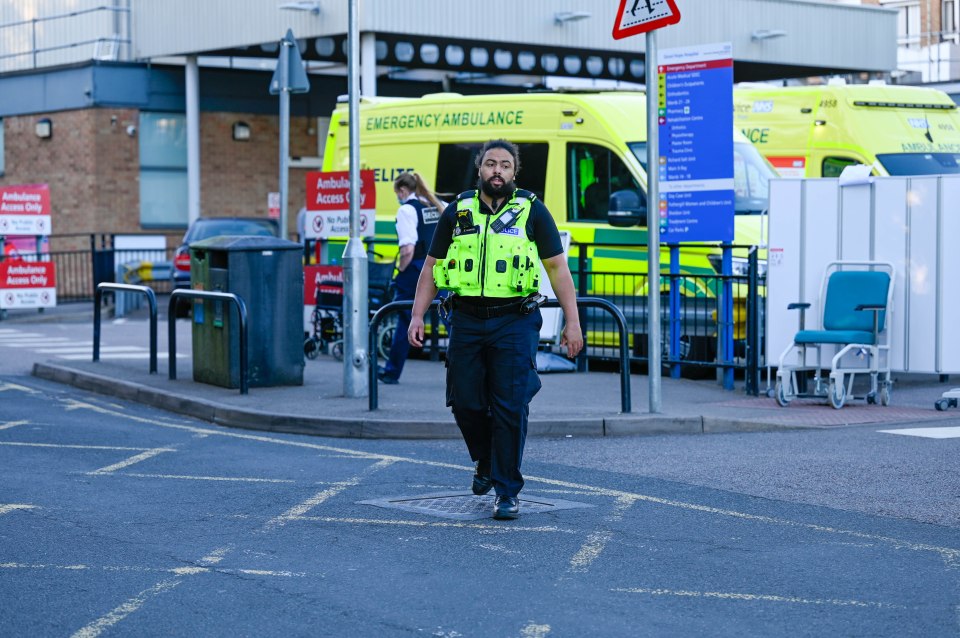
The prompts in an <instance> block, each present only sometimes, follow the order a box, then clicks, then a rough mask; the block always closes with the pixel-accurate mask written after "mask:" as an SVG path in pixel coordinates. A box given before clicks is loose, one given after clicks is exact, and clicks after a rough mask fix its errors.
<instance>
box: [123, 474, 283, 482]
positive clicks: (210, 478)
mask: <svg viewBox="0 0 960 638" xmlns="http://www.w3.org/2000/svg"><path fill="white" fill-rule="evenodd" d="M116 476H134V477H137V478H160V479H178V480H185V481H236V482H240V483H296V481H293V480H290V479H265V478H248V477H244V476H190V475H187V474H137V473H134V472H121V473H119V474H116Z"/></svg>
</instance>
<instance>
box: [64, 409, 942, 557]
mask: <svg viewBox="0 0 960 638" xmlns="http://www.w3.org/2000/svg"><path fill="white" fill-rule="evenodd" d="M60 400H61V401H62V402H63V403H64V405H65V408H66V409H67V410H68V411H69V410H93V411H95V412H99V413H101V414H109V415H111V416H115V417H118V418H121V419H126V420H130V421H135V422H139V423H146V424H149V425H155V426H158V427H163V428H170V429H175V430H184V431H187V432H193V433H196V434H210V435H216V436H225V437H230V438H235V439H242V440H246V441H260V442H263V443H271V444H274V445H285V446H290V447H300V448H305V449H310V450H319V451H323V452H333V453H337V454H347V455H351V456H353V457H354V458H358V459H370V460H375V459H379V460H390V461H392V462H402V463H410V464H413V465H421V466H426V467H435V468H442V469H448V470H462V471H469V472H473V471H474V470H475V468H474V467H472V466H466V465H460V464H457V463H443V462H440V461H428V460H425V459H415V458H408V457H402V456H387V455H384V454H375V453H372V452H362V451H359V450H351V449H349V448H339V447H334V446H330V445H322V444H319V443H308V442H306V441H300V440H295V439H289V440H287V439H277V438H273V437H269V436H264V435H257V434H246V433H242V432H234V431H230V430H217V429H213V428H201V427H196V426H190V425H176V424H172V423H167V422H165V421H160V420H158V419H150V418H146V417H139V416H134V415H128V414H124V413H123V412H120V411H116V410H109V409H106V408H101V407H98V406H95V405H93V404H90V403H83V402H81V401H77V400H76V399H60ZM524 479H525V480H526V481H528V482H530V483H542V484H544V485H550V486H553V487H555V488H565V489H573V490H584V491H587V492H590V493H591V494H595V495H597V496H611V497H614V498H619V497H621V496H623V497H627V498H631V499H635V500H638V501H645V502H648V503H654V504H656V505H662V506H664V507H676V508H679V509H684V510H689V511H695V512H702V513H704V514H714V515H718V516H729V517H732V518H738V519H741V520H748V521H754V522H758V523H766V524H769V525H782V526H786V527H795V528H800V529H809V530H813V531H817V532H823V533H827V534H839V535H845V536H852V537H854V538H861V539H866V540H872V541H880V542H883V543H888V544H890V545H892V546H893V547H894V548H896V549H907V550H910V551H924V552H934V553H937V554H940V556H941V558H943V559H944V560H945V561H947V562H949V563H953V562H960V549H955V548H952V547H939V546H936V545H927V544H924V543H913V542H910V541H905V540H902V539H899V538H891V537H888V536H876V535H874V534H866V533H863V532H856V531H853V530H847V529H840V528H834V527H827V526H824V525H818V524H816V523H805V522H801V521H792V520H789V519H782V518H773V517H771V516H761V515H757V514H747V513H745V512H737V511H734V510H724V509H719V508H716V507H708V506H706V505H699V504H697V503H685V502H683V501H673V500H670V499H665V498H660V497H657V496H650V495H648V494H635V493H632V492H623V491H620V490H613V489H609V488H603V487H596V486H593V485H583V484H581V483H572V482H570V481H560V480H557V479H549V478H545V477H542V476H525V477H524Z"/></svg>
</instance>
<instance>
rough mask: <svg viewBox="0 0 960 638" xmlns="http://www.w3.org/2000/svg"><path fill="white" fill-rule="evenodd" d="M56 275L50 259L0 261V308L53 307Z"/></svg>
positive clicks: (55, 293)
mask: <svg viewBox="0 0 960 638" xmlns="http://www.w3.org/2000/svg"><path fill="white" fill-rule="evenodd" d="M56 305H57V278H56V271H55V269H54V264H53V262H52V261H24V260H23V259H5V260H3V261H0V308H2V309H4V310H6V309H7V308H53V307H54V306H56Z"/></svg>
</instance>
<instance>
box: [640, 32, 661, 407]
mask: <svg viewBox="0 0 960 638" xmlns="http://www.w3.org/2000/svg"><path fill="white" fill-rule="evenodd" d="M644 56H645V59H646V71H647V375H648V376H647V378H648V381H649V387H648V390H649V393H650V397H649V411H650V413H651V414H659V413H660V410H661V388H660V183H659V175H660V120H659V113H660V112H659V108H660V89H659V79H658V77H657V75H658V72H657V32H656V30H653V31H648V32H647V46H646V51H645V52H644Z"/></svg>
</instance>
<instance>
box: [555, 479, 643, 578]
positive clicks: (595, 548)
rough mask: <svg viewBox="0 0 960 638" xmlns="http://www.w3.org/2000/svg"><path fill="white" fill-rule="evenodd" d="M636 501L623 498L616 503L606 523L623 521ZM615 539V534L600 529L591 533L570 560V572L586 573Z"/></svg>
mask: <svg viewBox="0 0 960 638" xmlns="http://www.w3.org/2000/svg"><path fill="white" fill-rule="evenodd" d="M635 500H636V499H632V498H628V497H625V496H621V497H620V498H618V499H617V500H616V502H615V503H614V509H613V513H612V514H610V515H609V516H607V517H606V521H607V522H610V523H615V522H617V521H619V520H622V519H623V513H624V512H626V511H627V509H629V508H630V506H631V505H633V504H634V502H635ZM611 538H613V532H611V531H609V530H606V529H599V530H596V531H594V532H591V533H590V535H589V536H587V540H586V541H584V543H583V545H582V546H581V547H580V549H579V550H578V551H577V553H576V554H574V555H573V557H572V558H571V559H570V571H574V572H585V571H587V569H589V568H590V565H592V564H593V561H595V560H597V558H599V557H600V554H601V553H602V552H603V550H604V548H605V547H606V546H607V543H609V542H610V539H611Z"/></svg>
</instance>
